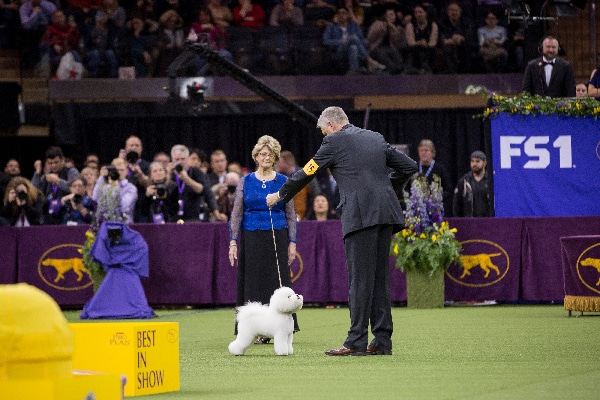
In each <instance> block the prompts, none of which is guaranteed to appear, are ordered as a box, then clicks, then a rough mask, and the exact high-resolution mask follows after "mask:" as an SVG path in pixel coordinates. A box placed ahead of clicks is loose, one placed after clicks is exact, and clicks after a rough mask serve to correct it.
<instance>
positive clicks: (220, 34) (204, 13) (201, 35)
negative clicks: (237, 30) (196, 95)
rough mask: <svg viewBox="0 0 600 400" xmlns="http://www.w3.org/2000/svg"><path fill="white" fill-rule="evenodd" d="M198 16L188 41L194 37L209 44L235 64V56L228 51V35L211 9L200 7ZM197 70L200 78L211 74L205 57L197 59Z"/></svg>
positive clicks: (191, 28)
mask: <svg viewBox="0 0 600 400" xmlns="http://www.w3.org/2000/svg"><path fill="white" fill-rule="evenodd" d="M197 15H198V19H197V20H196V21H194V22H193V23H192V25H191V27H190V32H189V34H188V39H189V40H193V39H192V37H197V41H198V42H200V43H205V44H208V46H209V47H210V48H211V49H212V50H214V51H215V52H217V53H218V54H219V55H220V56H221V57H223V58H225V59H227V60H229V61H232V62H233V56H232V55H231V52H230V51H229V50H227V46H228V45H229V38H228V34H227V32H226V31H225V30H224V29H223V28H221V27H220V26H219V25H218V24H217V23H216V22H215V20H214V18H213V16H212V14H211V11H210V9H209V8H208V7H200V8H199V9H198V13H197ZM196 68H197V73H198V75H200V76H206V75H207V74H208V73H210V64H209V63H208V62H207V61H206V60H205V59H204V58H203V57H200V56H197V57H196Z"/></svg>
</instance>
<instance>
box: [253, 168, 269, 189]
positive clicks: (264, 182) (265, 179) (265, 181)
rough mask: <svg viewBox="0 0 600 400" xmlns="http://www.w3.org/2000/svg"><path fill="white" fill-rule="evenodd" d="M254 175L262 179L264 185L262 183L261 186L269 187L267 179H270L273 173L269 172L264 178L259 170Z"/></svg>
mask: <svg viewBox="0 0 600 400" xmlns="http://www.w3.org/2000/svg"><path fill="white" fill-rule="evenodd" d="M254 175H256V177H257V178H258V179H259V180H260V181H262V185H260V187H261V188H263V189H266V188H267V180H270V178H271V175H272V173H271V172H269V175H268V176H266V177H265V178H264V179H263V178H262V174H260V176H259V174H258V171H257V172H256V173H255V174H254Z"/></svg>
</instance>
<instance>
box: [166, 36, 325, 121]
mask: <svg viewBox="0 0 600 400" xmlns="http://www.w3.org/2000/svg"><path fill="white" fill-rule="evenodd" d="M195 54H197V55H199V56H200V57H202V58H204V59H205V60H206V61H207V62H208V63H210V64H211V65H212V66H213V67H215V68H216V69H218V70H219V71H221V72H223V73H226V74H227V75H229V76H230V77H232V78H233V79H235V80H236V81H238V82H239V83H241V84H242V85H244V86H245V87H247V88H248V89H250V90H252V91H253V92H254V93H256V94H258V95H259V96H260V97H262V98H263V99H265V100H266V101H268V102H270V103H271V104H273V105H275V106H276V107H277V108H279V109H280V110H281V111H283V112H284V113H286V114H288V115H289V116H290V117H292V119H294V120H296V121H298V122H300V123H301V124H303V125H304V126H306V127H307V128H311V129H314V128H315V127H316V126H317V117H316V116H315V115H314V114H312V113H311V112H309V111H307V110H305V109H304V108H302V107H301V106H299V105H298V104H296V103H294V102H293V101H291V100H289V99H287V98H285V96H283V95H281V94H280V93H278V92H276V91H274V90H273V89H271V88H270V87H268V86H267V85H265V84H264V83H263V82H261V81H260V80H258V79H257V78H256V77H255V76H254V75H252V74H250V73H249V72H248V71H246V70H244V69H242V68H240V67H239V66H237V65H236V64H234V63H232V62H231V61H229V60H228V59H226V58H223V57H221V56H220V55H219V54H218V53H217V52H215V51H214V50H212V49H211V48H210V47H209V46H208V45H207V44H205V43H192V42H190V41H187V42H186V43H185V47H184V51H183V52H182V53H181V54H180V55H179V56H178V57H177V58H176V59H175V60H174V61H173V62H172V63H171V64H170V65H169V67H168V69H167V76H168V78H169V87H168V91H169V92H170V93H171V96H176V95H177V83H176V79H177V71H178V70H179V69H180V68H181V67H182V66H184V65H187V64H188V63H191V62H192V61H193V60H194V58H195Z"/></svg>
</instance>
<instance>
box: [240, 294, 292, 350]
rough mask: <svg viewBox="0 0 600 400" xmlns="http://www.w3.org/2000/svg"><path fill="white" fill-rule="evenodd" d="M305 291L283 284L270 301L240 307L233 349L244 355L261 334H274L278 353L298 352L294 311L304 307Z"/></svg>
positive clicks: (250, 303) (272, 336)
mask: <svg viewBox="0 0 600 400" xmlns="http://www.w3.org/2000/svg"><path fill="white" fill-rule="evenodd" d="M303 302H304V299H303V298H302V295H299V294H296V293H294V291H293V290H292V289H290V288H289V287H285V286H284V287H282V288H279V289H277V290H275V292H274V293H273V295H272V296H271V300H270V302H269V305H264V304H261V303H258V302H248V303H247V304H246V305H244V306H240V307H237V308H236V310H237V315H236V320H237V322H238V334H237V338H236V339H235V340H234V341H233V342H231V343H229V352H230V353H231V354H234V355H236V356H241V355H243V354H244V353H245V352H246V350H248V348H249V347H250V346H251V345H252V343H253V342H254V339H255V338H256V337H257V336H264V337H270V338H273V347H274V349H275V354H277V355H278V356H287V355H291V354H294V349H293V348H292V341H293V338H294V320H293V318H292V313H295V312H297V311H299V310H300V309H301V308H302V304H303Z"/></svg>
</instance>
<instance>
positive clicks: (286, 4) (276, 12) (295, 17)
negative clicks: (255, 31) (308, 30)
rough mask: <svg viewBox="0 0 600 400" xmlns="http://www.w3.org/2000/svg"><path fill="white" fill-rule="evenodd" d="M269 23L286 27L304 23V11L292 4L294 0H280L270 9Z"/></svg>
mask: <svg viewBox="0 0 600 400" xmlns="http://www.w3.org/2000/svg"><path fill="white" fill-rule="evenodd" d="M269 25H271V26H286V27H291V26H301V25H304V12H303V11H302V9H301V8H300V7H298V6H296V5H295V4H294V0H282V2H281V3H280V4H276V5H275V7H273V10H271V15H270V17H269Z"/></svg>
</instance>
